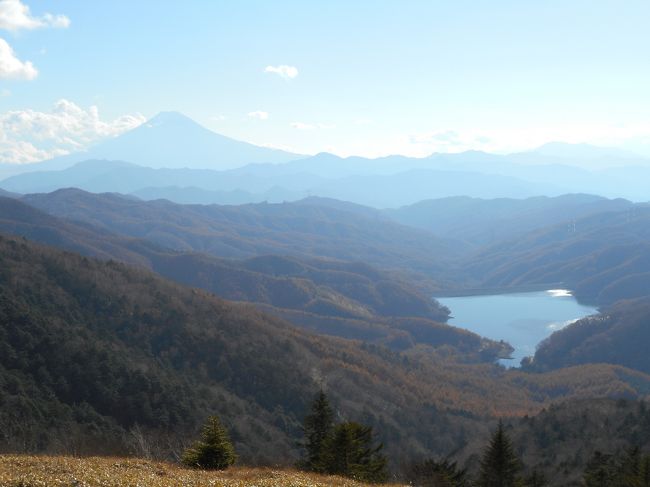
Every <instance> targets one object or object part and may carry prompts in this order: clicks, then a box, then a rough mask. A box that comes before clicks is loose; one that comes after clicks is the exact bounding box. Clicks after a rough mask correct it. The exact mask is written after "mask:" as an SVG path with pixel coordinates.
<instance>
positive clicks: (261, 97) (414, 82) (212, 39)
mask: <svg viewBox="0 0 650 487" xmlns="http://www.w3.org/2000/svg"><path fill="white" fill-rule="evenodd" d="M17 5H18V6H19V7H21V8H22V9H23V10H22V13H23V14H25V15H24V17H25V18H28V19H31V20H32V21H33V22H32V23H31V24H29V25H28V24H25V23H24V22H23V23H22V24H20V25H18V24H16V22H18V20H16V17H15V16H14V17H12V18H9V19H8V20H7V18H5V22H4V24H3V22H2V12H3V9H5V11H9V10H7V9H10V8H11V9H15V8H16V6H17ZM26 8H28V9H29V11H28V12H27V13H25V12H26V11H25V10H24V9H26ZM11 9H10V10H11ZM11 11H15V10H11ZM48 13H49V14H50V15H49V16H47V17H45V14H48ZM649 18H650V2H647V1H625V0H621V1H617V2H614V1H566V0H565V1H544V2H533V1H499V0H493V1H462V0H461V1H453V2H451V1H444V2H443V1H431V0H430V1H406V0H403V1H357V2H350V1H332V0H330V1H322V2H317V1H309V2H305V1H273V2H270V1H259V2H248V1H228V2H226V1H209V0H202V1H199V0H184V1H183V2H172V1H160V0H158V1H148V0H137V1H134V0H130V1H122V0H111V1H99V0H93V1H81V0H76V1H69V0H57V1H53V0H52V1H36V0H34V1H31V0H22V1H19V0H0V39H3V40H4V41H5V44H6V46H9V48H10V49H11V50H12V53H11V55H12V56H13V58H15V60H17V61H18V62H20V63H23V68H25V69H23V71H22V72H19V71H16V70H14V71H11V72H7V70H6V63H5V65H4V66H5V75H4V76H2V73H3V71H2V69H3V64H2V56H3V53H2V52H3V50H2V47H3V46H2V43H0V95H1V96H0V159H2V158H3V156H4V159H5V160H7V159H11V157H12V156H11V155H13V157H14V158H15V160H16V161H17V162H18V159H19V157H18V156H16V154H18V153H19V152H20V151H21V150H23V152H25V154H26V155H25V156H24V157H23V159H22V161H23V162H27V161H28V160H33V159H37V158H42V157H44V156H46V155H51V153H55V152H56V151H59V152H61V153H63V152H66V151H69V150H73V148H74V147H76V146H77V145H78V146H80V147H81V146H84V145H87V144H90V143H93V142H94V141H96V140H99V139H101V138H102V137H106V136H111V135H114V134H116V133H119V131H121V130H125V129H126V128H128V127H130V126H132V125H133V124H136V123H138V121H140V120H141V119H142V118H148V117H151V116H153V115H155V114H156V113H157V112H159V111H164V110H178V111H180V112H183V113H185V114H186V115H188V116H190V117H191V118H193V119H195V120H197V121H198V122H200V123H201V124H203V125H205V126H207V127H208V128H210V129H212V130H215V131H217V132H219V133H223V134H225V135H228V136H231V137H234V138H237V139H241V140H247V141H250V142H254V143H257V144H262V145H271V146H274V147H282V148H288V149H291V150H294V151H297V152H301V153H315V152H320V151H331V152H335V153H338V154H341V155H350V154H360V155H367V156H379V155H386V154H390V153H404V154H409V155H425V154H428V153H431V152H434V151H441V152H448V151H451V152H458V151H462V150H468V149H477V150H487V151H495V152H509V151H517V150H525V149H530V148H533V147H535V146H537V145H540V144H542V143H544V142H548V141H551V140H563V141H567V142H588V143H595V144H600V145H618V146H623V147H627V148H631V149H633V150H638V151H645V150H647V147H648V141H649V140H650V118H649V117H648V115H649V114H650V90H648V86H650V62H648V53H649V52H650V30H649V29H648V28H647V21H648V19H649ZM23 20H24V19H23ZM11 22H14V24H11ZM34 22H36V23H34ZM7 55H8V54H7V50H6V48H5V49H4V56H7ZM27 62H31V63H32V64H31V67H32V68H33V69H32V70H30V69H29V66H27V65H26V63H27ZM15 66H16V65H14V67H15ZM281 66H288V67H291V68H279V67H281ZM269 67H270V68H271V69H268V70H267V68H269ZM36 71H37V73H36ZM296 73H297V74H296ZM288 74H290V75H293V77H291V76H288ZM61 100H65V101H64V102H61ZM61 103H63V104H61ZM91 107H96V108H91ZM61 113H63V115H61ZM8 114H10V115H8ZM62 116H63V117H64V120H65V123H67V124H68V125H70V126H71V128H70V127H68V128H66V129H61V127H60V125H61V123H60V120H61V117H62ZM75 117H77V118H79V119H81V121H79V120H76V119H75ZM17 119H18V120H20V123H17V122H16V120H17ZM34 120H37V121H38V123H37V124H36V125H35V122H34ZM57 123H58V125H59V126H58V127H54V128H52V127H50V126H49V125H48V124H57ZM21 124H22V125H21ZM39 124H40V125H39ZM76 125H79V126H78V127H76V128H75V126H76ZM44 126H45V128H44ZM30 130H31V131H34V130H36V132H34V133H30ZM66 130H67V131H68V132H70V133H68V132H66ZM52 132H54V134H52ZM48 135H51V138H50V139H47V137H48ZM19 142H20V143H19ZM3 144H4V147H3ZM21 144H22V147H23V149H21ZM25 144H29V145H32V146H33V147H32V148H29V147H28V148H27V149H24V146H25ZM32 149H33V150H32ZM648 153H650V150H648Z"/></svg>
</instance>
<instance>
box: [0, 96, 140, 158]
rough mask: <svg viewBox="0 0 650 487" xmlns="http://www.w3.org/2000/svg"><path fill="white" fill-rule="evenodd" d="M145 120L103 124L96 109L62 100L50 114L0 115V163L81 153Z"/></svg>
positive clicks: (135, 117)
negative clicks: (99, 141)
mask: <svg viewBox="0 0 650 487" xmlns="http://www.w3.org/2000/svg"><path fill="white" fill-rule="evenodd" d="M144 121H145V117H144V116H143V115H141V114H134V115H123V116H121V117H118V118H116V119H114V120H111V121H104V120H101V119H100V117H99V111H98V109H97V107H96V106H91V107H89V108H88V109H83V108H81V107H79V106H78V105H76V104H75V103H73V102H71V101H68V100H64V99H62V100H59V101H58V102H56V103H55V105H54V107H53V109H52V110H51V111H50V112H38V111H35V110H30V109H27V110H16V111H9V112H5V113H2V114H0V162H9V163H18V164H20V163H29V162H35V161H40V160H44V159H49V158H51V157H55V156H59V155H63V154H68V153H70V152H75V151H79V150H83V149H85V148H87V147H88V146H89V145H91V144H92V143H93V142H96V141H98V140H101V139H104V138H108V137H114V136H116V135H119V134H121V133H123V132H125V131H127V130H130V129H132V128H134V127H137V126H138V125H140V124H142V123H143V122H144Z"/></svg>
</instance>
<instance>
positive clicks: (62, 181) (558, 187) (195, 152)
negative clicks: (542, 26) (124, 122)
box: [0, 112, 650, 208]
mask: <svg viewBox="0 0 650 487" xmlns="http://www.w3.org/2000/svg"><path fill="white" fill-rule="evenodd" d="M20 173H22V174H20ZM0 175H4V176H5V178H6V179H5V180H4V181H1V182H0V187H1V188H3V189H5V190H8V191H14V192H19V193H34V192H50V191H53V190H55V189H60V188H63V187H69V186H73V187H78V188H81V189H85V190H87V191H92V192H119V193H123V194H133V195H135V196H138V197H141V198H144V199H158V198H165V199H169V200H172V201H176V202H179V203H202V204H208V203H219V204H243V203H253V202H261V201H270V202H281V201H294V200H298V199H301V198H304V197H306V196H310V195H313V196H322V197H329V198H335V199H340V200H345V201H351V202H355V203H359V204H363V205H367V206H373V207H376V208H389V207H391V208H395V207H399V206H404V205H409V204H413V203H416V202H418V201H420V200H424V199H432V198H443V197H450V196H459V195H465V196H471V197H480V198H497V197H510V198H525V197H531V196H540V195H546V196H558V195H560V194H565V193H577V192H579V193H592V194H599V195H602V196H606V197H611V198H616V197H623V198H627V199H630V200H633V201H645V200H647V199H648V198H647V192H646V187H645V181H647V180H648V178H650V161H648V160H647V159H643V158H640V157H638V156H635V155H634V154H631V153H628V152H625V151H621V150H616V149H609V148H598V147H593V146H587V145H571V144H561V143H553V144H547V145H545V146H542V147H540V148H539V149H538V150H536V151H532V152H527V153H519V154H510V155H494V154H487V153H482V152H463V153H459V154H432V155H431V156H429V157H425V158H409V157H404V156H390V157H384V158H379V159H366V158H361V157H349V158H340V157H337V156H335V155H332V154H326V153H322V154H317V155H315V156H310V157H306V156H301V155H297V154H291V153H287V152H283V151H279V150H274V149H268V148H265V147H258V146H254V145H251V144H247V143H244V142H239V141H235V140H233V139H229V138H227V137H224V136H221V135H219V134H216V133H214V132H212V131H210V130H207V129H205V128H203V127H201V126H200V125H198V124H197V123H195V122H193V121H192V120H190V119H189V118H187V117H185V116H183V115H181V114H178V113H175V112H164V113H161V114H159V115H157V116H156V117H154V118H152V119H151V120H150V121H148V122H146V123H145V124H143V125H141V126H139V127H137V128H135V129H133V130H131V131H129V132H126V133H124V134H122V135H120V136H118V137H115V138H113V139H109V140H105V141H103V142H101V143H99V144H97V145H96V146H94V147H91V148H90V149H88V150H87V151H84V152H80V153H74V154H70V155H67V156H62V157H59V158H56V159H52V160H50V161H44V162H41V163H35V164H29V165H7V164H4V165H2V167H1V168H0ZM12 175H13V177H11V176H12Z"/></svg>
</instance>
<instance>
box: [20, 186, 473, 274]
mask: <svg viewBox="0 0 650 487" xmlns="http://www.w3.org/2000/svg"><path fill="white" fill-rule="evenodd" d="M23 201H24V202H26V203H28V204H29V205H32V206H35V207H37V208H39V209H41V210H43V211H45V212H47V213H50V214H52V215H55V216H59V217H64V218H68V219H72V220H79V221H83V222H86V223H91V224H93V225H95V226H97V227H100V228H103V229H106V230H110V231H112V232H114V233H118V234H122V235H128V236H131V237H138V238H145V239H147V240H150V241H152V242H155V243H157V244H159V245H162V246H164V247H166V248H171V249H175V250H184V251H188V250H192V251H197V252H204V253H208V254H211V255H214V256H217V257H230V258H247V257H254V256H259V255H266V254H276V255H291V256H297V257H316V258H336V259H341V260H348V261H362V262H365V263H367V264H371V265H377V266H380V267H381V268H384V269H394V268H402V269H410V270H412V271H415V272H420V273H426V274H428V275H429V276H434V275H435V274H436V273H439V272H440V270H441V269H443V268H444V263H445V261H447V260H449V259H451V258H453V257H456V256H459V255H460V254H461V252H462V250H463V248H464V246H463V245H462V244H460V243H459V242H455V241H450V240H447V239H444V238H438V237H435V236H434V235H432V234H430V233H428V232H425V231H423V230H419V229H415V228H411V227H407V226H404V225H400V224H397V223H393V222H390V221H387V220H386V219H385V218H380V217H377V218H373V217H371V216H368V215H361V214H359V212H356V211H350V210H345V209H339V208H333V207H332V206H331V205H327V206H323V205H318V204H315V203H311V204H309V203H300V202H298V203H284V204H264V203H262V204H255V205H253V204H251V205H241V206H218V205H179V204H175V203H171V202H169V201H164V200H159V201H149V202H144V201H137V200H133V199H130V198H125V197H123V196H119V195H111V194H99V195H97V194H91V193H86V192H84V191H80V190H74V189H67V190H60V191H55V192H53V193H49V194H33V195H28V196H25V197H24V198H23Z"/></svg>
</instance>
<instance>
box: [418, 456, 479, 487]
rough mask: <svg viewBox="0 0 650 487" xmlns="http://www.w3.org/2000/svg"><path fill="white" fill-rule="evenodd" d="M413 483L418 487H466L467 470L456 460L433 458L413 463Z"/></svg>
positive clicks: (467, 483)
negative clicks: (460, 466)
mask: <svg viewBox="0 0 650 487" xmlns="http://www.w3.org/2000/svg"><path fill="white" fill-rule="evenodd" d="M408 477H409V480H410V483H411V485H414V486H418V487H466V486H468V485H469V482H468V479H467V472H466V470H464V469H460V468H458V466H457V465H456V462H451V461H449V460H447V459H445V460H441V461H436V460H434V459H432V458H430V459H427V460H425V461H423V462H421V463H416V464H415V465H413V466H412V467H411V469H410V472H409V475H408Z"/></svg>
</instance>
